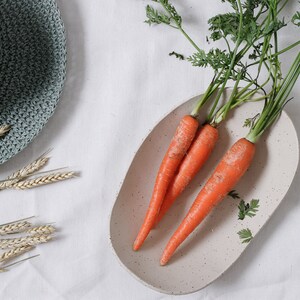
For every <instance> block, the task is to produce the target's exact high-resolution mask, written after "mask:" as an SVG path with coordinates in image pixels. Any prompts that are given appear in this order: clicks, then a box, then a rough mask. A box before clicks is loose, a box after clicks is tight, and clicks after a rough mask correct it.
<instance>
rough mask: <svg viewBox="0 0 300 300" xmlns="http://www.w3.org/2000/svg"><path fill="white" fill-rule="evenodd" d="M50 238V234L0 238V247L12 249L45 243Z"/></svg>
mask: <svg viewBox="0 0 300 300" xmlns="http://www.w3.org/2000/svg"><path fill="white" fill-rule="evenodd" d="M51 239H52V236H51V235H41V234H37V235H30V236H26V237H22V238H14V239H0V249H12V248H16V247H22V246H27V245H30V246H35V245H38V244H41V243H47V242H48V241H50V240H51Z"/></svg>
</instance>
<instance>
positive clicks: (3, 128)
mask: <svg viewBox="0 0 300 300" xmlns="http://www.w3.org/2000/svg"><path fill="white" fill-rule="evenodd" d="M10 128H11V126H10V125H0V137H2V136H4V135H5V134H6V133H7V132H9V131H10Z"/></svg>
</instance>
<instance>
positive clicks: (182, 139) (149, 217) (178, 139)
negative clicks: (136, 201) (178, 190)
mask: <svg viewBox="0 0 300 300" xmlns="http://www.w3.org/2000/svg"><path fill="white" fill-rule="evenodd" d="M198 125H199V123H198V121H197V120H196V119H195V118H193V117H192V116H189V115H187V116H184V117H183V118H182V119H181V121H180V124H179V125H178V128H177V130H176V133H175V135H174V137H173V139H172V141H171V144H170V146H169V148H168V150H167V153H166V154H165V156H164V159H163V161H162V163H161V165H160V168H159V171H158V174H157V177H156V180H155V185H154V189H153V193H152V197H151V200H150V204H149V207H148V210H147V214H146V217H145V219H144V222H143V224H142V227H141V229H140V231H139V233H138V236H137V238H136V240H135V242H134V244H133V250H138V249H139V248H140V247H141V246H142V244H143V242H144V241H145V239H146V237H147V236H148V234H149V232H150V230H151V228H152V227H153V224H154V222H155V220H156V218H157V215H158V213H159V209H160V207H161V204H162V202H163V199H164V197H165V195H166V192H167V188H168V186H169V184H170V182H171V180H172V179H173V177H174V175H175V172H176V171H177V169H178V166H179V164H180V162H181V161H182V159H183V157H184V156H185V154H186V152H187V150H188V149H189V147H190V145H191V143H192V141H193V139H194V137H195V134H196V132H197V129H198Z"/></svg>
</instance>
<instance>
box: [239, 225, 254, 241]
mask: <svg viewBox="0 0 300 300" xmlns="http://www.w3.org/2000/svg"><path fill="white" fill-rule="evenodd" d="M237 234H238V235H239V237H240V239H241V240H242V243H243V244H245V243H249V242H250V241H251V240H252V239H253V235H252V232H251V230H250V229H249V228H246V229H242V230H240V231H239V232H238V233H237Z"/></svg>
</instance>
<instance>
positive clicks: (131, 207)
mask: <svg viewBox="0 0 300 300" xmlns="http://www.w3.org/2000/svg"><path fill="white" fill-rule="evenodd" d="M197 99H199V96H197V97H194V98H192V99H190V100H189V101H187V102H185V103H183V104H182V105H181V106H179V107H178V108H177V109H175V110H174V111H173V112H171V113H170V114H169V115H167V116H166V117H165V118H164V119H163V120H162V121H161V122H159V124H158V125H157V126H156V127H155V128H154V129H153V130H152V131H151V132H150V134H149V135H148V137H147V138H146V139H145V140H144V142H143V144H142V145H141V147H140V148H139V150H138V152H137V153H136V155H135V157H134V159H133V161H132V164H131V166H130V168H129V170H128V173H127V175H126V177H125V179H124V182H123V185H122V187H121V190H120V193H119V195H118V197H117V199H116V202H115V204H114V207H113V211H112V214H111V223H110V235H111V243H112V247H113V249H114V251H115V253H116V255H117V256H118V258H119V260H120V262H121V263H122V265H123V266H124V267H125V268H126V269H127V270H128V271H129V272H130V273H131V274H132V275H134V276H135V277H136V278H137V279H138V280H140V281H141V282H142V283H144V284H145V285H147V286H149V287H151V288H153V289H155V290H158V291H160V292H163V293H168V294H187V293H192V292H195V291H197V290H199V289H201V288H203V287H205V286H207V285H208V284H210V283H211V282H213V281H214V280H215V279H216V278H218V277H219V276H221V275H222V274H223V273H224V272H225V271H226V270H227V269H228V268H229V267H230V266H231V265H232V264H233V263H234V262H235V261H236V260H237V259H238V258H239V256H240V255H241V254H242V253H243V251H244V250H245V249H246V248H247V244H242V243H241V241H240V239H239V237H238V235H237V232H238V231H239V230H241V229H243V228H247V227H248V228H250V229H251V231H252V233H253V236H255V235H256V234H257V233H258V232H259V230H260V229H261V228H262V227H263V225H264V224H265V223H266V222H267V220H268V219H269V218H270V216H272V214H273V212H274V211H275V209H276V208H277V207H278V205H279V204H280V202H281V201H282V200H283V198H284V196H285V194H286V193H287V191H288V189H289V187H290V185H291V183H292V180H293V178H294V175H295V172H296V169H297V166H298V159H299V154H298V140H297V135H296V131H295V128H294V126H293V124H292V122H291V120H290V119H289V117H288V116H287V114H286V113H285V112H283V113H282V115H281V117H280V119H279V121H278V122H277V123H276V125H275V126H274V127H273V128H272V131H270V132H266V135H265V136H264V137H263V138H262V139H261V140H260V141H259V143H258V145H257V151H256V154H255V157H254V162H253V164H252V166H251V167H250V169H249V170H248V171H247V172H246V174H245V175H244V177H243V179H242V180H241V182H240V183H239V184H238V185H237V186H236V187H235V190H236V191H238V193H239V194H240V195H241V197H242V198H244V199H245V200H250V199H252V198H255V199H260V208H259V211H258V213H257V215H256V216H255V217H253V218H247V219H245V220H244V221H241V220H238V209H237V205H238V203H239V199H232V198H230V197H227V198H226V199H224V200H223V201H222V202H221V203H220V204H219V205H218V206H217V207H216V208H215V209H214V210H213V212H212V213H211V214H210V215H209V217H207V218H206V219H205V220H204V222H203V223H202V224H201V225H200V226H199V227H198V228H197V229H196V231H195V232H194V233H193V234H191V235H190V236H189V237H188V239H187V240H186V241H185V243H184V244H182V245H181V247H180V248H179V249H178V250H177V252H176V253H175V254H174V257H173V258H172V260H171V261H170V263H169V264H168V265H167V266H164V267H161V266H160V265H159V259H160V256H161V254H162V251H163V249H164V247H165V245H166V243H167V241H168V239H169V238H170V236H171V235H172V233H173V232H174V230H175V229H176V228H177V226H178V225H179V224H180V222H181V220H182V219H183V217H184V215H185V214H186V212H187V210H188V209H189V207H190V205H191V203H192V202H193V200H194V199H195V197H196V195H197V193H198V192H199V190H200V186H201V185H203V183H204V182H205V180H206V179H207V177H208V176H209V174H210V172H211V171H212V170H213V168H214V167H215V166H216V164H217V162H218V160H219V159H220V158H221V157H222V155H223V154H224V153H225V152H226V150H227V149H228V148H229V147H230V145H232V144H233V143H234V142H235V141H236V140H237V139H238V138H240V137H243V136H245V135H246V133H247V131H248V129H247V128H243V124H244V120H245V119H246V118H248V117H249V116H252V115H255V114H256V113H258V112H259V111H260V108H261V105H262V103H257V102H253V103H248V104H246V105H244V106H242V107H240V108H238V109H237V110H236V111H235V112H234V114H232V115H231V116H230V118H229V119H228V121H227V122H226V126H221V127H220V139H219V141H218V143H217V146H216V148H215V150H214V152H213V155H212V156H211V157H210V159H209V161H208V162H207V164H206V165H205V166H204V168H203V169H202V170H201V171H200V173H199V174H198V175H197V177H196V178H195V179H194V180H193V182H192V183H191V184H190V186H189V188H188V189H186V191H185V192H184V193H183V194H182V195H181V196H180V197H179V199H177V200H176V202H175V204H174V205H173V207H172V208H171V209H170V211H169V212H168V213H167V215H166V216H165V218H164V219H163V220H162V221H161V223H160V224H159V225H158V226H157V228H155V229H154V230H152V231H151V233H150V235H149V237H148V238H147V240H146V241H145V243H144V245H143V246H142V248H141V249H140V250H139V251H138V252H134V251H133V250H132V243H133V241H134V239H135V237H136V235H137V232H138V230H139V228H140V225H141V223H142V221H143V218H144V215H145V212H146V209H147V206H148V203H149V200H150V197H151V193H152V188H153V184H154V180H155V176H156V172H157V170H158V168H159V165H160V162H161V160H162V158H163V155H164V153H165V151H166V149H167V147H168V145H169V143H170V140H171V138H172V136H173V134H174V132H175V129H176V125H177V124H178V122H179V120H180V116H183V115H185V114H186V113H188V112H189V110H190V108H191V107H192V106H193V103H195V102H196V100H197ZM204 115H205V114H204ZM224 125H225V124H224ZM278 140H279V141H280V144H278ZM278 145H280V147H278ZM282 153H284V155H282ZM273 162H276V163H273ZM274 174H277V175H276V176H274ZM278 174H279V175H282V176H279V175H278ZM224 276H226V273H225V275H224Z"/></svg>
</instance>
